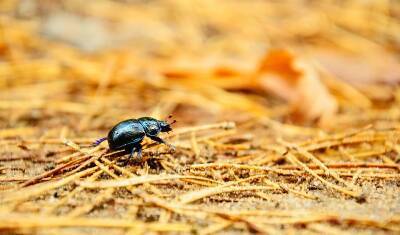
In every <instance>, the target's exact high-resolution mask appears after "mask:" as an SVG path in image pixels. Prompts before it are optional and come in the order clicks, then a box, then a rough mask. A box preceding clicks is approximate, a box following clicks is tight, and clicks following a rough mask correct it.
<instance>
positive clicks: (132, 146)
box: [92, 116, 176, 159]
mask: <svg viewBox="0 0 400 235" xmlns="http://www.w3.org/2000/svg"><path fill="white" fill-rule="evenodd" d="M170 117H171V116H170ZM175 122H176V120H174V121H172V122H171V123H168V122H166V121H161V120H157V119H155V118H152V117H141V118H138V119H127V120H124V121H122V122H119V123H118V124H116V125H115V126H114V127H113V128H112V129H111V130H110V132H108V135H107V137H103V138H100V139H98V140H96V141H95V142H94V143H93V144H92V146H93V147H94V146H97V145H99V144H100V143H102V142H103V141H105V140H107V141H108V146H109V148H110V150H112V151H116V150H125V152H126V153H130V155H129V158H131V157H132V156H133V155H134V153H135V152H137V157H138V158H139V159H140V158H141V157H142V141H143V139H144V138H145V137H146V136H147V137H149V138H150V139H152V140H153V141H156V142H157V143H159V144H165V145H167V146H168V147H170V148H175V147H174V146H172V145H170V144H168V143H167V142H165V141H164V140H163V139H161V138H160V137H158V134H160V133H161V132H170V131H172V128H171V125H172V124H174V123H175Z"/></svg>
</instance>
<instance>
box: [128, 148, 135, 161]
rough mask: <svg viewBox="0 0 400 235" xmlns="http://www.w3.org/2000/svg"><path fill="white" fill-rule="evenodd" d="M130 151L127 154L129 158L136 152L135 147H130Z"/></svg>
mask: <svg viewBox="0 0 400 235" xmlns="http://www.w3.org/2000/svg"><path fill="white" fill-rule="evenodd" d="M130 151H131V154H129V158H128V159H131V158H132V156H133V154H134V153H135V152H136V147H132V149H131V150H130Z"/></svg>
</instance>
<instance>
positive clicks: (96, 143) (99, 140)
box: [92, 137, 107, 147]
mask: <svg viewBox="0 0 400 235" xmlns="http://www.w3.org/2000/svg"><path fill="white" fill-rule="evenodd" d="M106 139H107V137H103V138H100V139H98V140H96V141H95V142H93V143H92V147H96V146H97V145H99V144H101V143H102V142H103V141H105V140H106Z"/></svg>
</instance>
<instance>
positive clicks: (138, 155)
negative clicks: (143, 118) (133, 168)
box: [136, 144, 142, 159]
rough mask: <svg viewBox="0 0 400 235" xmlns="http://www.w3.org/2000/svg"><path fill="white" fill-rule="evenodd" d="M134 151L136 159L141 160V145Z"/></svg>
mask: <svg viewBox="0 0 400 235" xmlns="http://www.w3.org/2000/svg"><path fill="white" fill-rule="evenodd" d="M136 151H137V158H138V159H141V158H142V145H140V144H139V145H138V146H137V147H136Z"/></svg>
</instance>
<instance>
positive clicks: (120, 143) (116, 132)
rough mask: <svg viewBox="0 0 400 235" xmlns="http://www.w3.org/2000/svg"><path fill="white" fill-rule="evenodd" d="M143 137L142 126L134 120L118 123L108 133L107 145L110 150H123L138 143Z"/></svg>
mask: <svg viewBox="0 0 400 235" xmlns="http://www.w3.org/2000/svg"><path fill="white" fill-rule="evenodd" d="M144 136H145V132H144V129H143V126H142V125H141V124H140V123H138V122H137V121H136V120H135V119H130V120H126V121H123V122H120V123H118V124H117V125H116V126H115V127H114V128H113V129H111V131H110V132H109V133H108V138H107V139H108V145H109V147H110V149H111V150H118V149H123V148H124V147H125V146H127V145H131V144H136V143H140V142H141V141H142V140H143V138H144Z"/></svg>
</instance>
